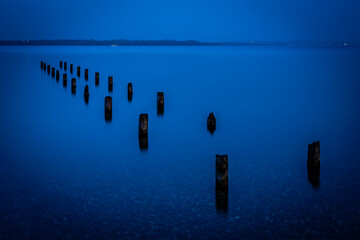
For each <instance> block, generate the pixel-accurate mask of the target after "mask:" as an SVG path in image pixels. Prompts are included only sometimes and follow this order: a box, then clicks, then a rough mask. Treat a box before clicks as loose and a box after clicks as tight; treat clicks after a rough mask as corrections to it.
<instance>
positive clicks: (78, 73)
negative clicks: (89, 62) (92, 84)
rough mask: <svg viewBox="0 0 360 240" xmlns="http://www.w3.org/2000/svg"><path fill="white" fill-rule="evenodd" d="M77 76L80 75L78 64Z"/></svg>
mask: <svg viewBox="0 0 360 240" xmlns="http://www.w3.org/2000/svg"><path fill="white" fill-rule="evenodd" d="M77 76H78V77H80V66H78V67H77Z"/></svg>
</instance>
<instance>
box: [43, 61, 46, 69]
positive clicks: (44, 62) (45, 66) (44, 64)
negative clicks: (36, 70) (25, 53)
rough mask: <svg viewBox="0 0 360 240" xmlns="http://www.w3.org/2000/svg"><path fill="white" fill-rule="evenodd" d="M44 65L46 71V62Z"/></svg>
mask: <svg viewBox="0 0 360 240" xmlns="http://www.w3.org/2000/svg"><path fill="white" fill-rule="evenodd" d="M43 67H44V71H46V63H45V62H44V65H43Z"/></svg>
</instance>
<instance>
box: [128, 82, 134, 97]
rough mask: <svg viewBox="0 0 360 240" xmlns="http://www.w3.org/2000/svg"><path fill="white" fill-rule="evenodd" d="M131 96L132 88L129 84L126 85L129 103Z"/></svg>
mask: <svg viewBox="0 0 360 240" xmlns="http://www.w3.org/2000/svg"><path fill="white" fill-rule="evenodd" d="M132 95H133V87H132V84H131V83H128V100H129V101H131V100H132Z"/></svg>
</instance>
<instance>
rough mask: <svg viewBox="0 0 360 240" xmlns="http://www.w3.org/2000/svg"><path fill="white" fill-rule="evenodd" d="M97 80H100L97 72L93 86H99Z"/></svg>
mask: <svg viewBox="0 0 360 240" xmlns="http://www.w3.org/2000/svg"><path fill="white" fill-rule="evenodd" d="M99 79H100V74H99V73H98V72H96V73H95V85H96V86H98V85H99Z"/></svg>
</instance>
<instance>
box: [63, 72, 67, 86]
mask: <svg viewBox="0 0 360 240" xmlns="http://www.w3.org/2000/svg"><path fill="white" fill-rule="evenodd" d="M63 86H64V87H66V86H67V74H66V73H64V74H63Z"/></svg>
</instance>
